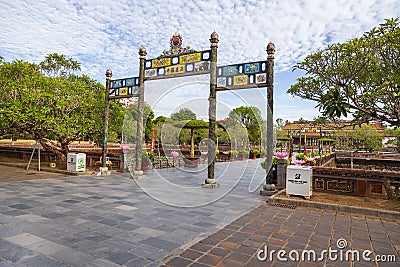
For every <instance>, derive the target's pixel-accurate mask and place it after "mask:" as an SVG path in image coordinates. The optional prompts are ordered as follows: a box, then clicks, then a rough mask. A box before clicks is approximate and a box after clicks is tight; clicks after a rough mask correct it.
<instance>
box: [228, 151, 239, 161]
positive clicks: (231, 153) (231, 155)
mask: <svg viewBox="0 0 400 267" xmlns="http://www.w3.org/2000/svg"><path fill="white" fill-rule="evenodd" d="M228 154H229V160H230V161H235V159H236V157H237V155H238V154H239V151H237V150H235V149H232V150H229V152H228Z"/></svg>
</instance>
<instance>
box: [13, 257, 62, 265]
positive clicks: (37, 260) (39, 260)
mask: <svg viewBox="0 0 400 267" xmlns="http://www.w3.org/2000/svg"><path fill="white" fill-rule="evenodd" d="M18 263H19V264H21V265H24V266H46V267H67V266H69V265H67V264H65V263H63V262H61V261H56V260H54V259H51V258H48V257H46V256H44V255H36V256H33V257H30V258H26V259H23V260H21V261H19V262H18Z"/></svg>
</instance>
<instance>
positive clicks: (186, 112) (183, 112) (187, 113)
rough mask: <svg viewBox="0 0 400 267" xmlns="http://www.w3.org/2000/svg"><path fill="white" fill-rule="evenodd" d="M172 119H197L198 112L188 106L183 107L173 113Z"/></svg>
mask: <svg viewBox="0 0 400 267" xmlns="http://www.w3.org/2000/svg"><path fill="white" fill-rule="evenodd" d="M171 119H172V120H174V121H184V120H195V119H196V113H194V112H193V111H191V110H190V109H188V108H181V109H180V110H179V111H177V112H175V113H172V114H171Z"/></svg>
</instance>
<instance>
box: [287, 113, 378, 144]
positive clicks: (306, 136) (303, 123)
mask: <svg viewBox="0 0 400 267" xmlns="http://www.w3.org/2000/svg"><path fill="white" fill-rule="evenodd" d="M368 125H369V126H370V127H372V128H374V129H376V130H377V131H378V133H381V134H382V135H383V134H384V130H385V127H384V126H383V125H382V124H381V123H370V124H368ZM352 131H354V129H353V126H352V125H351V124H350V121H340V122H336V123H333V122H329V121H328V122H326V123H318V122H316V121H308V120H303V119H299V120H298V121H294V122H289V121H286V123H285V125H284V126H283V128H282V132H283V134H285V135H286V136H287V137H288V138H289V139H291V140H292V143H293V144H294V145H299V144H301V145H305V146H318V144H319V140H320V139H321V138H324V139H326V140H329V139H335V138H338V137H340V136H338V134H340V133H345V132H352Z"/></svg>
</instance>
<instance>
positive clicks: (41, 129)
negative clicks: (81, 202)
mask: <svg viewBox="0 0 400 267" xmlns="http://www.w3.org/2000/svg"><path fill="white" fill-rule="evenodd" d="M50 59H51V60H50ZM42 68H43V69H42ZM78 69H79V63H78V62H75V61H73V60H71V59H69V60H65V57H64V56H58V55H57V54H52V55H50V56H48V57H46V59H45V61H44V62H42V63H40V64H39V65H36V64H33V63H29V62H25V61H21V60H15V61H13V62H3V63H2V64H1V65H0V87H1V88H2V90H1V91H0V111H1V112H0V133H1V134H3V135H5V134H11V135H12V136H13V137H14V138H18V137H25V138H33V139H36V140H40V142H41V145H42V146H43V147H44V149H46V150H50V151H53V152H55V153H56V154H58V155H59V156H60V157H61V158H65V156H66V154H67V153H68V152H69V150H68V145H69V144H70V143H71V142H73V141H77V140H82V139H83V138H91V139H92V140H95V141H96V140H103V138H102V132H103V130H102V129H103V119H104V116H103V114H104V98H105V88H104V86H102V85H101V84H100V83H98V82H96V81H94V80H92V79H90V78H89V77H88V76H86V75H81V76H78V75H75V74H74V73H73V71H74V70H78ZM110 110H111V112H110V114H111V116H110V126H111V127H110V129H111V131H110V132H111V133H110V135H109V137H110V138H111V140H112V138H117V137H118V136H119V134H117V133H118V132H120V130H121V124H122V118H123V109H122V106H121V105H119V104H117V103H115V102H112V103H111V108H110Z"/></svg>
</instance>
